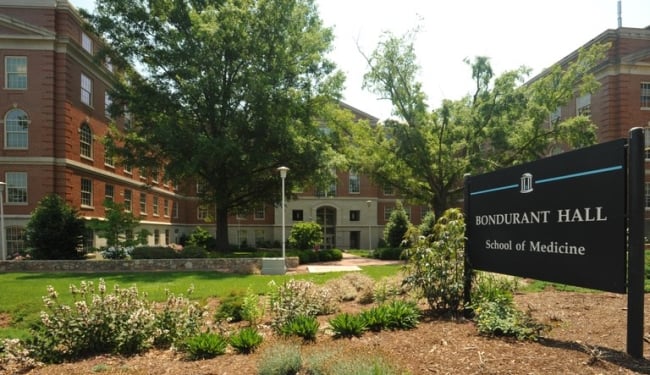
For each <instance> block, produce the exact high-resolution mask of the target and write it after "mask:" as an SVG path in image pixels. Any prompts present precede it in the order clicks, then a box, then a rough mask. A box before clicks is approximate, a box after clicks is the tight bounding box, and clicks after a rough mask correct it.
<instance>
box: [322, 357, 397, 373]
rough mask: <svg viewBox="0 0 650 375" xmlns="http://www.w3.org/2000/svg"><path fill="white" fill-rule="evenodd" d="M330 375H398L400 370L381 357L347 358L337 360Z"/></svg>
mask: <svg viewBox="0 0 650 375" xmlns="http://www.w3.org/2000/svg"><path fill="white" fill-rule="evenodd" d="M329 371H330V372H329V374H336V375H377V374H381V375H398V374H403V372H402V371H401V370H400V369H397V368H395V367H394V366H391V365H390V364H389V363H388V362H386V360H385V359H383V358H381V357H379V356H374V355H373V356H369V357H367V356H360V357H346V358H344V359H343V360H337V361H336V362H334V363H333V364H332V366H331V367H330V369H329Z"/></svg>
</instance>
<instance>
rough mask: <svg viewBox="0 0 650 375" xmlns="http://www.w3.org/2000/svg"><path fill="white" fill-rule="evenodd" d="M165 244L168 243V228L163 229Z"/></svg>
mask: <svg viewBox="0 0 650 375" xmlns="http://www.w3.org/2000/svg"><path fill="white" fill-rule="evenodd" d="M165 245H169V229H165Z"/></svg>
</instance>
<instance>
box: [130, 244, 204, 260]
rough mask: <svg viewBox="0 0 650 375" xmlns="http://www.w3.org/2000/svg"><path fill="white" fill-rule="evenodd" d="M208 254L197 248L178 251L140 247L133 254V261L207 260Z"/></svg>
mask: <svg viewBox="0 0 650 375" xmlns="http://www.w3.org/2000/svg"><path fill="white" fill-rule="evenodd" d="M207 257H208V253H207V252H206V251H205V250H203V249H202V248H200V247H197V246H186V247H185V248H183V250H181V251H176V250H174V249H172V248H171V247H167V246H139V247H136V248H134V249H133V251H132V252H131V259H191V258H207Z"/></svg>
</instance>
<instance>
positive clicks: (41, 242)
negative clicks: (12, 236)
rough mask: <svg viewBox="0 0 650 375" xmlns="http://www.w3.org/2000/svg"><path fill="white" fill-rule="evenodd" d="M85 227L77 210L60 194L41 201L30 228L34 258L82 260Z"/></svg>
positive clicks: (28, 231)
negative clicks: (80, 249) (81, 249)
mask: <svg viewBox="0 0 650 375" xmlns="http://www.w3.org/2000/svg"><path fill="white" fill-rule="evenodd" d="M84 231H85V224H84V221H83V219H81V218H80V217H79V213H78V212H77V210H76V209H75V208H73V207H72V206H69V205H68V204H66V203H65V201H64V200H63V198H61V197H60V196H58V195H56V194H50V195H47V196H45V197H44V198H43V199H41V200H40V202H38V206H37V207H36V209H35V210H34V212H33V213H32V216H31V218H30V219H29V222H28V223H27V227H26V233H25V234H26V236H27V246H28V247H29V249H30V255H31V257H32V258H33V259H82V258H83V253H81V252H79V251H78V249H79V247H80V245H81V244H82V242H83V235H84Z"/></svg>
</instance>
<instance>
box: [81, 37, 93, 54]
mask: <svg viewBox="0 0 650 375" xmlns="http://www.w3.org/2000/svg"><path fill="white" fill-rule="evenodd" d="M81 46H82V47H83V49H85V50H86V52H88V53H90V54H91V55H92V54H93V40H92V39H91V38H90V36H89V35H88V34H86V33H81Z"/></svg>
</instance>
